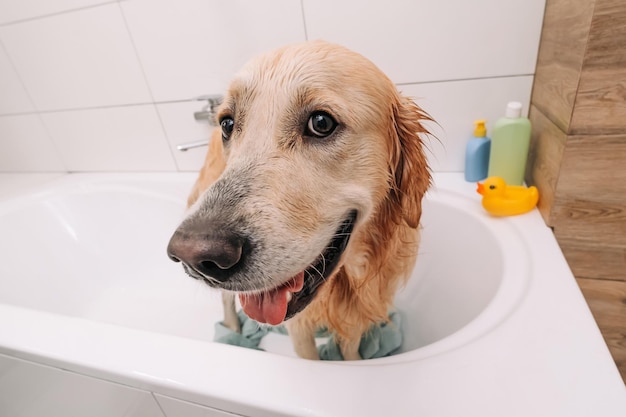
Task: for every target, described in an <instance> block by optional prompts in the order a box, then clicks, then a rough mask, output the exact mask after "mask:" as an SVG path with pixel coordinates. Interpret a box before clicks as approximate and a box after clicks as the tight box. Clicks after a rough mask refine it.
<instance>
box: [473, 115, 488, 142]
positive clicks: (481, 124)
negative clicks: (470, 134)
mask: <svg viewBox="0 0 626 417" xmlns="http://www.w3.org/2000/svg"><path fill="white" fill-rule="evenodd" d="M485 123H487V121H486V120H483V119H480V120H475V121H474V126H476V127H475V128H474V137H477V138H484V137H485V136H487V128H486V127H485Z"/></svg>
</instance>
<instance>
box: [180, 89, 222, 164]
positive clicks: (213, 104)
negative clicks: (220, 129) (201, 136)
mask: <svg viewBox="0 0 626 417" xmlns="http://www.w3.org/2000/svg"><path fill="white" fill-rule="evenodd" d="M223 99H224V97H223V96H221V95H219V94H218V95H211V94H205V95H202V96H198V97H195V98H194V100H196V101H206V102H207V103H206V104H205V105H204V107H202V109H201V110H199V111H197V112H194V113H193V118H194V119H196V120H198V121H202V120H206V121H207V122H208V123H209V125H211V126H217V120H215V112H216V110H217V107H218V106H219V105H220V104H222V100H223ZM208 144H209V142H208V140H199V141H195V142H187V143H181V144H180V145H177V146H176V149H178V150H179V151H181V152H186V151H188V150H189V149H194V148H200V147H202V146H207V145H208Z"/></svg>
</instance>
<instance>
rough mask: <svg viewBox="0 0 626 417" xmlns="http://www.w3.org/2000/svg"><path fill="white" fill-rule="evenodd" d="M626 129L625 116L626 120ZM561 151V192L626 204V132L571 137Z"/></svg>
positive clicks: (561, 194) (569, 196) (564, 195)
mask: <svg viewBox="0 0 626 417" xmlns="http://www.w3.org/2000/svg"><path fill="white" fill-rule="evenodd" d="M623 123H624V127H623V129H624V132H626V119H625V120H624V122H623ZM566 143H567V145H566V146H565V149H564V151H563V154H562V161H561V172H560V175H559V181H558V194H559V198H560V199H563V200H564V201H563V202H560V203H559V204H567V201H569V200H583V201H593V202H598V203H607V204H617V205H620V204H622V205H626V133H624V134H622V135H610V136H568V137H567V141H566Z"/></svg>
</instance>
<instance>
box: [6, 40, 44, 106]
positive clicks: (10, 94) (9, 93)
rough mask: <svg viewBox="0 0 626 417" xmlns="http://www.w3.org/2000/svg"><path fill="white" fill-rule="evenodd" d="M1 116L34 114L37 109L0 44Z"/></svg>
mask: <svg viewBox="0 0 626 417" xmlns="http://www.w3.org/2000/svg"><path fill="white" fill-rule="evenodd" d="M0 92H1V93H0V114H11V113H27V112H33V111H34V110H35V107H34V106H33V103H32V102H31V101H30V98H29V97H28V94H27V93H26V90H25V89H24V87H23V86H22V82H21V81H20V79H19V77H18V75H17V72H15V69H14V68H13V65H12V64H11V62H10V61H9V57H8V56H7V54H6V52H5V51H4V48H3V47H2V44H0Z"/></svg>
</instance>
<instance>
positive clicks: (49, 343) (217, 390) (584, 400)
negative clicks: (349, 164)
mask: <svg viewBox="0 0 626 417" xmlns="http://www.w3.org/2000/svg"><path fill="white" fill-rule="evenodd" d="M81 175H89V174H81ZM130 175H134V174H130ZM148 175H151V174H148ZM165 175H171V174H165ZM435 176H436V182H437V184H438V187H440V188H445V187H447V186H452V187H458V188H459V189H460V193H461V195H468V196H469V195H470V192H472V191H473V189H472V190H470V189H469V188H468V186H467V185H466V184H465V185H464V184H463V183H462V182H460V181H459V179H460V178H461V176H460V175H459V174H454V175H452V174H436V175H435ZM471 186H472V187H473V185H471ZM506 221H508V222H511V224H513V227H514V228H515V229H516V230H517V231H518V232H519V233H521V235H522V236H525V237H529V236H532V235H533V234H538V235H543V237H544V238H546V237H547V236H548V235H547V234H548V233H549V231H548V229H547V227H545V226H543V222H542V220H541V218H540V216H539V214H538V213H537V212H534V213H531V214H529V215H528V216H520V217H518V218H512V219H507V220H506ZM538 222H541V225H542V226H543V227H538V225H539V224H538ZM528 250H529V251H530V254H531V256H536V257H537V258H533V259H538V262H536V263H535V262H534V263H533V265H532V271H531V272H537V271H542V268H545V270H544V271H543V272H542V273H539V274H537V275H536V276H534V277H533V279H532V280H531V281H530V282H529V287H528V289H527V293H526V296H525V300H526V301H527V302H526V303H522V305H518V306H517V307H516V308H515V309H514V310H513V311H512V312H511V314H510V315H509V316H508V318H507V320H506V321H505V322H504V323H501V324H500V325H499V326H497V327H496V328H493V329H491V331H489V332H488V334H485V335H483V336H482V337H481V338H479V339H476V340H473V341H471V343H469V344H467V345H464V349H462V350H463V352H461V353H462V355H461V354H460V352H459V351H460V350H461V349H453V350H450V351H447V352H443V353H441V354H440V355H435V356H430V357H428V358H425V360H407V361H402V362H394V363H382V362H379V363H373V362H372V364H371V365H368V366H354V364H347V363H333V364H329V363H315V364H311V363H307V362H306V361H302V360H299V359H295V358H288V357H282V356H281V358H282V359H280V360H279V362H282V363H283V364H284V366H283V367H284V369H289V370H293V369H294V368H297V369H299V370H301V371H302V372H308V373H310V374H312V375H313V376H315V375H318V376H320V377H322V376H323V375H325V374H327V372H334V371H329V369H347V367H349V368H350V371H349V372H347V374H348V375H349V378H344V377H343V376H341V375H340V374H337V375H339V376H341V377H340V378H338V379H337V381H329V385H330V387H328V388H329V390H332V389H333V387H335V388H340V387H342V386H343V383H344V382H345V379H349V380H350V381H351V382H353V383H355V387H359V386H360V385H359V381H363V380H367V379H368V378H371V377H372V376H375V377H378V378H380V374H379V373H377V370H378V369H381V366H382V367H383V368H386V369H388V370H389V371H390V372H392V373H393V374H394V376H395V377H396V378H400V379H402V380H405V381H406V382H407V384H408V385H409V388H415V389H416V392H420V390H419V389H418V388H419V387H421V388H422V389H423V390H424V391H422V392H427V389H428V386H426V385H424V381H422V379H423V377H422V375H423V374H424V373H427V374H432V377H433V378H432V381H430V382H431V383H433V384H434V385H437V384H436V382H438V381H439V382H441V381H440V380H441V379H442V378H443V377H447V378H451V376H452V375H455V374H454V372H455V371H458V369H459V368H460V367H462V366H463V367H464V369H465V371H466V372H467V371H468V370H473V371H474V372H478V371H479V370H482V371H483V372H487V373H488V375H490V376H502V372H505V373H506V372H509V373H510V372H511V371H512V370H516V369H517V370H519V371H520V372H522V370H524V367H519V366H514V365H513V364H509V363H506V364H505V365H504V366H503V367H502V368H501V369H494V368H493V367H492V366H489V364H490V363H491V362H492V361H493V359H494V357H495V358H498V357H499V355H502V352H501V350H502V349H504V348H506V347H507V346H508V347H510V343H509V342H510V341H511V340H520V339H521V340H523V338H524V337H528V339H529V340H528V346H527V349H526V352H520V351H519V349H515V354H516V355H521V356H529V357H531V358H530V359H536V360H538V361H540V362H539V363H543V364H545V365H546V366H549V367H550V368H551V369H553V371H554V372H552V373H550V374H546V375H544V374H541V373H539V374H540V375H543V376H546V378H545V379H544V380H543V381H542V384H538V385H537V386H536V387H529V386H526V385H524V384H515V383H511V382H509V381H507V383H508V384H512V385H511V386H515V387H518V388H519V389H520V392H523V393H525V394H526V395H528V393H529V392H532V393H536V394H537V395H538V396H540V392H539V391H540V390H542V389H543V390H545V389H546V388H547V391H548V392H553V391H554V390H557V391H558V390H559V389H560V388H562V386H561V385H559V383H561V384H562V383H564V381H567V380H568V378H578V379H580V378H582V377H584V378H583V379H584V380H583V382H581V383H579V384H577V385H576V386H575V387H573V388H575V389H573V390H572V392H571V393H570V398H571V399H572V400H573V401H572V402H571V404H566V405H563V404H562V403H561V401H562V398H560V399H556V400H558V401H559V403H558V404H557V403H555V401H552V402H550V401H549V399H547V398H546V399H544V402H543V403H542V404H541V405H542V406H544V409H545V410H557V411H561V413H560V415H566V413H565V412H564V408H567V409H568V410H571V411H572V413H571V415H583V414H580V413H581V411H580V410H585V409H587V408H588V407H591V406H598V405H599V403H600V400H601V401H603V404H604V405H603V406H602V407H600V408H597V409H596V412H600V414H601V411H600V410H602V409H604V410H608V411H609V412H608V413H607V414H605V415H611V414H610V411H611V410H612V411H615V410H626V395H625V394H626V391H625V390H624V387H623V384H621V378H620V377H619V374H618V373H617V368H616V367H615V365H614V363H612V359H611V357H610V355H609V354H608V349H607V348H606V345H605V344H604V343H603V341H602V338H601V335H600V333H599V330H598V329H597V326H596V325H595V322H594V321H593V318H592V316H591V314H590V312H589V310H588V308H587V307H586V304H585V303H584V299H583V298H582V295H581V293H580V291H579V290H578V288H577V287H576V286H575V281H574V280H573V276H572V275H571V272H570V271H569V268H568V267H567V264H566V263H565V261H564V259H563V257H562V254H561V253H560V250H558V246H557V245H556V242H555V241H554V239H553V238H552V240H551V241H550V240H548V241H545V242H542V244H541V245H538V246H530V247H529V248H528ZM551 256H552V257H556V259H552V260H551V262H548V258H550V257H551ZM559 256H560V257H559ZM546 290H553V291H554V290H559V291H561V294H563V297H564V299H565V300H566V302H565V303H564V304H566V305H565V306H560V307H559V308H558V311H557V312H555V314H554V316H549V317H547V318H546V317H542V314H545V313H546V311H548V309H549V308H550V307H551V305H550V304H549V303H546V301H549V300H546V298H547V295H546V294H545V291H546ZM529 304H531V305H529ZM18 315H19V316H20V317H21V318H22V319H26V321H24V320H21V321H20V322H19V323H16V322H15V321H14V320H13V319H14V318H15V317H17V316H18ZM29 320H30V321H32V323H30V324H29V323H27V322H28V321H29ZM58 320H63V322H64V323H63V324H62V326H61V327H62V329H61V331H59V328H58V327H57V328H56V330H57V332H52V330H53V329H55V326H56V324H59V323H56V322H57V321H58ZM67 320H68V317H66V316H59V317H56V315H55V314H53V313H46V312H41V311H34V310H27V309H22V308H20V307H14V306H7V305H0V329H3V331H2V332H0V353H2V354H4V355H8V356H13V357H18V358H21V359H24V360H29V361H33V362H37V363H43V364H46V365H49V366H54V367H58V368H61V369H67V370H70V371H73V372H77V373H81V374H84V375H90V376H93V377H96V378H101V379H105V380H109V381H114V382H117V383H122V384H128V385H132V386H135V387H137V388H140V389H146V390H150V391H153V392H155V393H160V394H163V395H168V396H171V397H174V398H178V399H182V400H187V401H193V402H197V403H200V404H205V405H207V406H211V407H215V408H219V409H228V410H231V411H233V412H239V413H244V414H245V413H254V414H256V415H287V414H292V413H293V414H297V415H330V414H331V413H330V411H332V412H337V413H341V412H342V411H345V410H347V409H346V408H345V406H344V405H342V404H338V403H336V402H335V403H328V404H320V407H319V409H318V410H311V409H307V410H303V408H302V406H301V404H307V402H306V400H307V399H309V400H310V399H311V398H310V397H307V396H306V395H304V394H302V393H300V394H298V393H297V392H291V394H292V397H291V401H289V402H288V403H282V404H281V405H280V406H277V404H276V403H275V401H271V399H272V396H271V392H269V394H270V395H267V394H268V391H267V389H263V390H260V391H256V392H255V391H253V390H247V392H246V393H245V395H246V397H247V398H248V400H249V402H248V404H242V403H241V402H240V401H238V400H239V398H240V396H241V394H242V393H241V392H238V393H235V394H234V393H233V392H232V391H230V392H229V390H228V389H225V387H224V386H219V385H216V384H215V381H212V378H211V377H210V375H209V374H205V375H186V374H184V373H183V374H181V371H180V370H177V369H176V367H175V366H173V365H171V364H170V365H167V366H166V372H163V373H162V375H164V377H162V378H157V377H155V376H154V375H151V372H150V368H151V365H150V363H151V361H153V360H154V357H175V356H176V355H177V354H178V355H180V354H181V352H186V353H185V354H184V355H181V356H194V355H196V356H197V355H199V356H197V357H202V358H203V363H202V364H197V367H198V368H204V369H208V370H212V371H213V372H214V373H219V374H220V375H222V376H224V377H226V378H227V381H228V382H231V383H236V382H237V381H235V380H233V379H232V378H233V377H232V376H231V375H232V372H231V368H232V367H234V366H236V365H244V366H246V365H254V366H261V368H262V369H264V370H266V371H267V372H270V370H271V369H270V368H268V366H267V362H269V361H264V360H263V357H264V356H265V355H267V354H266V353H262V352H256V351H252V350H245V349H239V350H236V352H237V354H236V355H234V356H236V357H235V358H233V354H232V352H233V348H232V347H229V346H222V345H218V344H212V348H211V351H212V352H214V353H215V355H206V349H205V348H206V345H207V342H204V341H195V340H190V339H183V338H177V337H176V336H168V335H163V334H156V333H150V332H144V331H141V330H137V329H125V328H121V327H119V326H114V325H109V324H106V323H100V322H91V321H89V320H85V319H80V318H75V317H72V318H70V320H69V321H67ZM528 321H531V322H533V323H537V325H538V326H539V327H541V328H540V329H525V333H526V334H524V335H519V334H516V326H517V327H518V328H519V326H520V323H524V322H528ZM85 322H88V323H85ZM46 323H47V324H48V325H44V326H43V327H44V328H45V329H46V334H45V335H42V334H36V333H35V332H33V331H32V330H35V329H40V328H41V326H42V324H46ZM55 323H56V324H55ZM558 324H561V325H563V329H562V330H561V331H560V334H559V337H560V338H555V335H553V334H550V333H546V332H547V330H549V329H551V328H553V326H557V325H558ZM573 324H575V326H574V325H573ZM31 325H32V327H30V326H31ZM79 328H80V329H83V330H84V329H85V328H88V330H87V331H86V332H84V331H83V332H77V329H79ZM531 330H532V331H531ZM107 332H113V333H115V334H116V335H115V337H112V338H111V340H114V341H115V343H113V345H112V346H108V347H107V352H108V353H109V354H111V355H112V356H113V358H115V359H119V358H120V357H124V355H122V354H120V355H117V354H116V352H119V353H123V352H126V350H127V349H128V344H129V343H130V344H131V345H133V346H135V348H136V353H137V352H140V353H141V352H144V354H145V352H150V356H149V357H145V356H141V355H139V354H136V355H135V357H133V358H131V359H132V360H130V359H129V358H126V359H125V361H122V362H124V363H119V361H118V360H113V359H112V358H109V359H106V358H104V360H103V357H102V356H101V355H102V349H103V347H102V346H99V345H98V343H96V340H97V337H95V336H94V335H99V336H100V337H101V336H102V334H106V333H107ZM120 332H121V333H122V334H121V335H120V334H119V333H120ZM143 333H149V334H150V335H151V336H153V337H156V338H157V339H158V340H160V341H161V342H162V344H159V345H158V346H153V345H152V343H147V342H148V341H147V340H146V338H145V337H144V336H146V335H145V334H143ZM119 336H123V337H121V340H120V339H118V337H119ZM583 336H584V337H583ZM539 337H543V338H545V339H546V340H547V342H553V343H555V344H556V345H559V344H562V343H564V342H568V343H566V344H567V346H568V347H569V348H571V351H570V352H569V353H568V355H562V352H560V351H558V350H555V351H550V352H547V354H546V353H542V352H539V351H538V350H537V348H538V347H541V343H540V342H541V340H539V339H538V338H539ZM43 339H45V340H43ZM147 339H151V340H150V341H151V342H154V340H155V339H152V338H147ZM546 340H544V342H545V341H546ZM68 341H72V342H73V344H72V345H71V346H69V349H70V350H71V351H72V352H73V353H74V354H76V357H78V358H79V360H77V361H75V362H74V363H68V362H67V361H66V359H65V354H66V353H67V352H66V351H67V349H68ZM129 341H130V342H129ZM44 345H45V346H44ZM548 345H549V343H548ZM234 349H237V348H234ZM44 351H46V352H44ZM408 354H410V352H408V353H407V355H408ZM265 357H267V356H265ZM464 357H465V358H464ZM468 357H469V358H471V359H472V361H473V363H471V364H468V363H466V359H467V358H468ZM590 358H591V359H592V360H590ZM272 362H274V361H272ZM521 362H522V363H523V364H526V365H528V358H526V357H524V360H522V361H521ZM530 362H531V363H532V362H533V361H532V360H531V361H530ZM259 364H262V365H259ZM379 364H380V365H379ZM128 369H133V371H131V373H130V374H129V373H128ZM435 370H438V371H439V372H438V373H436V374H433V372H434V371H435ZM470 374H472V375H473V373H472V372H470ZM456 375H457V376H458V373H457V374H456ZM476 375H477V374H476ZM533 375H534V374H533ZM412 377H415V378H418V381H417V382H414V381H413V379H411V378H412ZM477 378H478V379H480V378H479V377H477ZM382 379H385V378H382ZM137 380H139V383H137V382H136V381H137ZM420 381H421V382H420ZM449 381H450V382H451V384H450V385H451V387H450V388H451V389H452V391H453V392H454V391H455V390H454V387H455V381H453V380H451V379H450V380H449ZM598 381H600V382H604V383H599V382H598ZM259 382H260V380H259ZM521 382H524V381H521ZM223 385H228V384H223ZM480 385H481V384H480V383H478V382H477V383H476V387H473V390H472V389H470V390H469V391H471V392H474V393H475V391H477V392H482V391H484V390H485V389H487V390H488V389H489V388H491V389H493V390H494V392H498V388H500V387H498V385H496V384H493V381H492V384H491V385H490V386H489V387H485V386H480ZM620 385H621V389H620ZM361 387H362V386H361ZM309 388H310V389H314V388H315V387H314V386H310V387H309ZM456 388H460V387H459V386H456ZM469 388H472V387H469ZM524 389H525V391H524ZM304 391H305V393H306V389H304ZM401 391H402V393H406V392H407V390H406V389H405V387H402V389H401ZM457 392H458V391H457ZM390 395H392V396H393V397H394V398H399V397H398V395H395V394H393V393H390ZM542 398H543V397H542ZM412 399H413V398H407V399H406V400H402V398H400V400H401V401H400V402H398V403H396V406H397V407H401V406H405V407H410V406H412V405H415V404H413V403H412V401H408V400H412ZM422 400H423V399H422ZM437 400H439V401H441V400H442V399H441V398H437ZM507 400H508V401H507ZM510 400H511V399H510V398H509V399H507V398H504V399H500V400H499V401H495V400H494V404H491V407H492V408H493V407H500V409H502V410H506V409H508V408H507V404H506V402H509V401H510ZM574 400H575V401H574ZM439 404H440V406H445V404H444V403H443V402H440V403H439ZM352 406H354V405H353V404H352V405H351V407H352ZM382 406H383V405H382V404H381V403H380V399H377V398H374V397H372V398H367V401H365V402H364V404H361V405H358V406H357V407H360V408H361V409H362V410H364V411H372V410H373V411H374V412H375V411H376V410H379V409H380V407H382ZM524 407H525V408H524ZM522 408H523V409H522V411H524V410H526V411H528V412H527V413H526V414H527V415H531V414H530V413H532V411H533V410H534V411H537V410H536V409H534V408H533V407H532V406H531V405H528V404H525V405H524V404H523V405H522ZM405 409H406V408H405ZM350 410H352V408H350ZM518 411H519V410H518ZM600 414H598V415H600ZM485 415H486V414H485ZM494 415H497V414H494ZM519 415H523V414H521V413H520V414H519ZM553 415H559V413H556V414H553ZM616 415H617V414H616Z"/></svg>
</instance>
